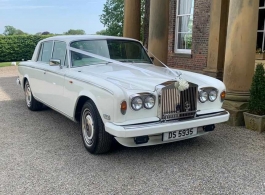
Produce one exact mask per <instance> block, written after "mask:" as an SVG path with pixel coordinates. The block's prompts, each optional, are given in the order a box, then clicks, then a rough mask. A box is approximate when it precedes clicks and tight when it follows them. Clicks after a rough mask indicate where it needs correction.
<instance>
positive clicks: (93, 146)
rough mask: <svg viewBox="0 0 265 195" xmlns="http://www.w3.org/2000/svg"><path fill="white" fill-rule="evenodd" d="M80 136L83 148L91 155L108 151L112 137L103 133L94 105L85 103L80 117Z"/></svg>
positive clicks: (102, 125) (102, 126)
mask: <svg viewBox="0 0 265 195" xmlns="http://www.w3.org/2000/svg"><path fill="white" fill-rule="evenodd" d="M80 117H81V118H80V126H81V134H82V139H83V143H84V146H85V148H86V149H87V151H88V152H90V153H91V154H102V153H106V152H108V151H110V149H111V146H112V142H113V136H112V135H110V134H109V133H107V132H106V131H105V127H104V124H103V121H102V119H101V117H100V115H99V112H98V110H97V108H96V106H95V104H94V103H93V102H91V101H87V102H86V103H85V104H84V106H83V108H82V111H81V116H80Z"/></svg>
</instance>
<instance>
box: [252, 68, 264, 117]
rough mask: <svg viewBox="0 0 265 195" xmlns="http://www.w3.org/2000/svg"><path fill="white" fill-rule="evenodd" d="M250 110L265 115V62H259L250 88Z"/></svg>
mask: <svg viewBox="0 0 265 195" xmlns="http://www.w3.org/2000/svg"><path fill="white" fill-rule="evenodd" d="M248 109H249V112H250V113H251V114H256V115H265V71H264V67H263V64H258V65H257V67H256V71H255V74H254V76H253V80H252V84H251V88H250V100H249V106H248Z"/></svg>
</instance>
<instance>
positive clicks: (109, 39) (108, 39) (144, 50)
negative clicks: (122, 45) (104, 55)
mask: <svg viewBox="0 0 265 195" xmlns="http://www.w3.org/2000/svg"><path fill="white" fill-rule="evenodd" d="M104 40H106V41H127V42H135V43H139V44H140V45H141V46H142V48H143V52H144V53H145V54H146V56H147V58H148V60H149V64H152V65H153V61H152V60H151V58H150V56H149V55H148V53H147V52H146V49H145V47H144V46H143V44H142V43H141V42H140V41H137V40H134V39H122V38H121V39H113V38H102V39H76V40H74V41H71V42H69V47H72V46H71V44H72V43H74V42H79V41H104ZM69 54H70V59H71V55H72V53H71V51H70V50H69ZM110 59H111V58H110ZM70 64H71V65H70V68H75V67H74V66H73V65H72V60H71V63H70ZM102 64H104V63H102ZM79 67H81V66H79ZM82 67H83V66H82Z"/></svg>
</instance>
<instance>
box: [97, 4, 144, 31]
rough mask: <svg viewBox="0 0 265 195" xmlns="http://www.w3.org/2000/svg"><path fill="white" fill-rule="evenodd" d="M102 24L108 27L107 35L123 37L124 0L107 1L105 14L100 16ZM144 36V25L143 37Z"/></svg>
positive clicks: (142, 12) (142, 16)
mask: <svg viewBox="0 0 265 195" xmlns="http://www.w3.org/2000/svg"><path fill="white" fill-rule="evenodd" d="M144 2H145V1H144V0H142V3H141V24H143V18H144V13H145V6H144V5H145V3H144ZM100 22H101V23H102V24H103V25H104V26H105V27H107V28H106V35H111V36H122V35H123V23H124V0H107V2H106V3H105V4H104V8H103V14H102V15H100ZM142 34H143V25H142V28H141V35H142Z"/></svg>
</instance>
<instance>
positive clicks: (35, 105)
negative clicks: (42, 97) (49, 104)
mask: <svg viewBox="0 0 265 195" xmlns="http://www.w3.org/2000/svg"><path fill="white" fill-rule="evenodd" d="M24 91H25V100H26V105H27V107H28V109H30V110H31V111H38V110H41V109H42V107H43V104H42V103H40V102H38V101H37V100H36V99H35V98H34V96H33V95H32V91H31V88H30V85H29V82H28V81H26V83H25V90H24Z"/></svg>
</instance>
